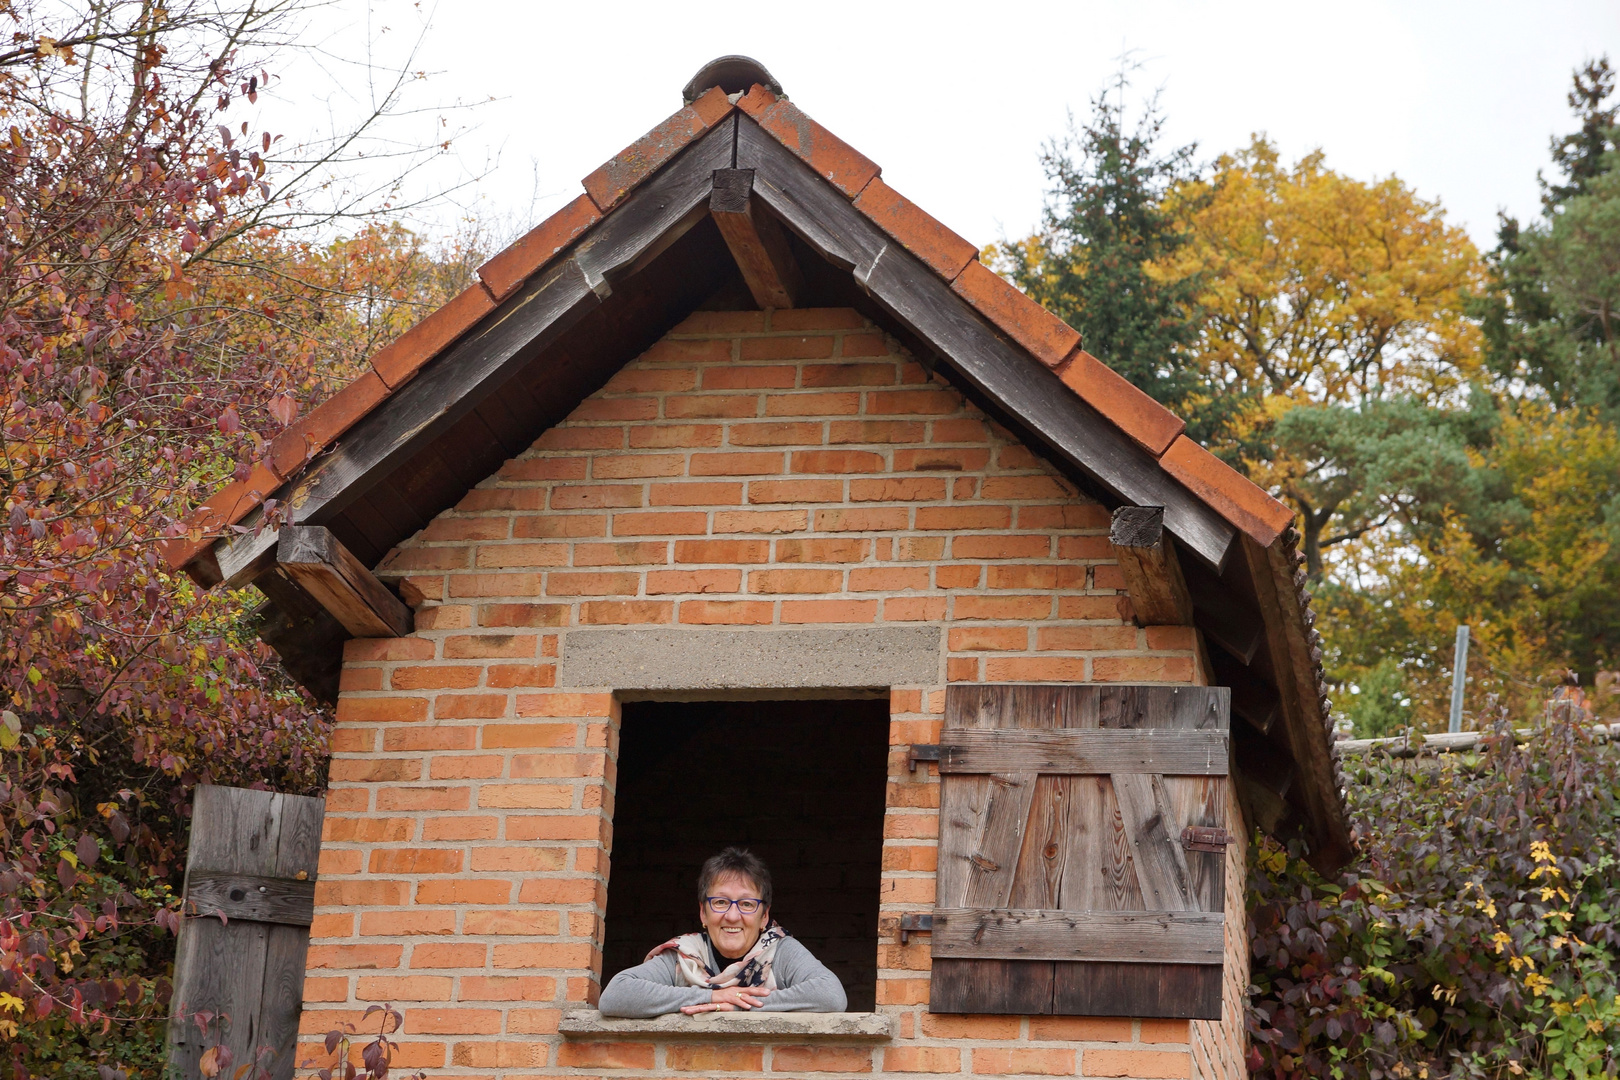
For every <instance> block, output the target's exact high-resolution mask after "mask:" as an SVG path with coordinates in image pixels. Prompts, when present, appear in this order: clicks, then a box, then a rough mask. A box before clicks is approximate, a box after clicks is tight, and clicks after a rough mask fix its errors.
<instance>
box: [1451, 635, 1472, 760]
mask: <svg viewBox="0 0 1620 1080" xmlns="http://www.w3.org/2000/svg"><path fill="white" fill-rule="evenodd" d="M1467 681H1468V625H1467V624H1466V623H1464V624H1463V625H1462V626H1459V627H1457V644H1456V647H1455V648H1453V649H1452V650H1451V726H1450V729H1449V730H1450V731H1451V733H1452V734H1453V735H1455V734H1456V733H1457V732H1459V731H1461V730H1462V713H1463V685H1464V684H1465V683H1466V682H1467Z"/></svg>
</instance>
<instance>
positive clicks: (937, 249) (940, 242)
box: [855, 176, 979, 281]
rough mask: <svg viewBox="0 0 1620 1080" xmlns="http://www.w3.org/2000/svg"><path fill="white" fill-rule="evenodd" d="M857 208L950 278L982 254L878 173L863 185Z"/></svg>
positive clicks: (930, 266) (930, 265)
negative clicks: (895, 188)
mask: <svg viewBox="0 0 1620 1080" xmlns="http://www.w3.org/2000/svg"><path fill="white" fill-rule="evenodd" d="M855 208H856V209H857V210H859V211H860V212H861V213H863V214H865V215H866V216H867V217H869V218H871V219H872V220H873V221H875V222H876V223H877V224H878V225H879V226H881V227H882V229H883V231H884V232H886V233H888V234H889V235H890V236H892V237H894V238H895V239H896V240H898V241H900V243H902V244H904V245H905V248H906V250H907V251H909V252H911V253H912V254H913V255H915V256H917V258H919V259H921V260H922V261H923V262H925V263H927V264H928V266H929V268H930V269H931V270H933V271H934V273H936V274H938V275H939V276H940V277H942V278H944V279H945V280H946V281H953V280H955V278H956V275H957V274H960V273H961V272H962V268H963V267H964V266H966V265H967V264H968V263H970V262H972V261H973V260H974V259H976V258H978V257H979V249H978V248H976V247H974V246H973V245H972V244H970V243H968V242H967V241H966V240H964V239H962V238H961V237H960V236H957V235H956V233H954V232H952V231H951V230H950V229H948V228H946V227H945V226H944V225H942V224H940V223H939V222H938V221H937V220H935V219H934V218H933V217H932V216H930V215H929V214H927V213H925V212H924V211H923V210H922V209H921V208H920V207H918V206H917V204H916V203H914V202H912V201H911V200H910V199H908V198H906V197H905V196H904V195H902V194H900V193H899V192H898V191H896V190H894V188H892V187H890V186H889V185H888V184H885V183H884V182H883V178H882V177H880V176H874V177H873V178H872V179H871V181H870V182H869V183H868V184H867V185H866V187H865V188H863V189H862V191H861V193H860V195H859V196H858V197H857V198H856V199H855Z"/></svg>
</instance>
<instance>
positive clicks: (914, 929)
mask: <svg viewBox="0 0 1620 1080" xmlns="http://www.w3.org/2000/svg"><path fill="white" fill-rule="evenodd" d="M933 932H934V917H933V916H932V915H902V916H900V944H902V945H905V944H907V942H908V941H909V939H910V936H911V935H912V934H931V933H933Z"/></svg>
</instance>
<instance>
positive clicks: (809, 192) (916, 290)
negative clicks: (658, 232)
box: [737, 118, 1237, 567]
mask: <svg viewBox="0 0 1620 1080" xmlns="http://www.w3.org/2000/svg"><path fill="white" fill-rule="evenodd" d="M737 135H738V143H737V146H738V149H737V154H738V157H737V161H738V164H739V165H740V166H742V167H745V168H752V169H754V170H755V175H754V189H753V190H754V193H755V194H756V195H757V196H758V197H759V198H760V199H763V200H764V201H765V202H766V203H767V204H768V205H769V206H770V208H771V209H772V210H773V211H775V212H776V214H777V215H778V216H779V217H781V219H782V220H783V221H784V222H785V223H786V224H787V226H788V227H789V228H791V229H792V230H793V231H794V232H795V233H797V234H798V236H799V237H800V238H801V239H802V240H804V242H805V243H807V244H809V245H810V246H811V247H812V248H814V249H815V250H816V251H817V252H818V253H820V254H821V255H823V256H824V257H825V258H827V259H828V260H830V261H832V262H834V263H835V264H837V265H840V266H844V267H848V268H850V269H851V270H852V271H853V272H854V275H855V278H856V280H857V281H858V282H860V284H861V285H862V287H864V288H865V289H866V290H867V292H868V293H870V294H871V295H872V297H873V298H874V299H876V300H877V302H878V303H879V304H881V305H882V306H883V307H884V308H885V309H887V310H888V311H889V312H890V313H891V314H892V315H894V316H895V317H896V318H898V319H899V320H900V321H901V322H903V323H905V324H906V325H907V327H909V328H910V329H911V330H912V331H913V332H914V333H916V334H917V335H918V336H919V337H920V338H922V339H923V340H924V341H926V342H928V343H929V345H930V346H932V347H933V348H934V349H936V350H938V352H939V353H940V354H941V355H942V356H944V357H946V358H947V359H948V360H949V361H950V362H951V364H952V365H953V367H954V370H956V371H957V372H959V373H960V374H961V376H962V377H963V378H965V379H966V380H967V381H968V382H969V383H970V384H972V385H973V386H974V387H975V388H976V389H977V390H979V391H980V392H981V393H983V394H985V395H986V396H987V397H989V398H990V399H991V400H992V401H994V402H996V403H997V404H998V405H1000V406H1001V407H1003V408H1004V409H1006V410H1007V411H1008V412H1009V413H1011V414H1012V415H1013V416H1016V417H1019V418H1020V419H1022V420H1023V421H1024V422H1025V423H1026V424H1027V425H1028V426H1029V429H1030V430H1031V432H1032V433H1033V434H1034V435H1035V436H1036V437H1037V438H1038V439H1039V440H1040V441H1042V442H1044V443H1045V444H1046V445H1047V446H1049V447H1050V448H1051V449H1052V450H1053V451H1054V452H1056V453H1058V454H1059V455H1060V456H1061V457H1062V458H1063V459H1064V460H1065V461H1067V462H1068V463H1069V464H1071V465H1073V466H1075V467H1077V468H1079V469H1080V470H1081V471H1083V472H1085V473H1086V474H1087V475H1089V476H1092V477H1093V478H1095V479H1096V480H1097V481H1098V483H1100V484H1102V485H1103V486H1104V487H1106V488H1107V489H1108V490H1110V491H1112V492H1114V493H1115V494H1116V495H1118V496H1120V498H1121V499H1122V500H1123V501H1125V502H1129V503H1134V504H1137V505H1151V506H1163V507H1164V508H1165V520H1166V522H1167V524H1168V526H1169V528H1170V529H1171V531H1172V532H1174V533H1175V534H1176V535H1177V536H1178V537H1179V538H1181V539H1182V540H1183V542H1185V543H1186V544H1187V546H1188V547H1189V548H1190V549H1191V550H1193V551H1194V552H1196V553H1197V554H1198V555H1199V557H1201V558H1203V559H1206V560H1208V561H1209V563H1210V564H1211V565H1212V566H1217V567H1218V566H1220V565H1222V564H1223V562H1224V560H1225V558H1226V554H1227V552H1228V550H1229V548H1230V546H1231V543H1232V541H1233V538H1234V537H1235V536H1236V535H1237V534H1236V531H1235V530H1234V529H1233V528H1232V526H1231V525H1229V524H1228V523H1227V522H1226V521H1225V520H1224V519H1222V518H1221V517H1220V516H1219V515H1218V514H1216V513H1215V512H1214V511H1213V510H1211V509H1210V508H1209V507H1208V506H1206V505H1205V504H1204V503H1203V502H1202V501H1200V500H1198V499H1197V498H1196V497H1194V496H1193V495H1192V494H1191V493H1190V492H1188V491H1187V490H1186V489H1185V488H1183V487H1181V486H1180V485H1179V484H1177V483H1175V482H1174V481H1173V480H1171V479H1170V478H1169V477H1168V476H1167V475H1166V474H1165V472H1164V470H1163V469H1161V468H1160V467H1159V465H1158V462H1157V461H1156V460H1155V459H1154V458H1153V457H1152V455H1150V454H1148V453H1147V452H1146V451H1144V450H1142V449H1141V448H1140V447H1138V446H1136V444H1135V443H1133V442H1131V440H1130V439H1129V438H1128V437H1127V436H1126V435H1125V434H1124V433H1123V432H1121V431H1119V429H1118V428H1116V427H1115V426H1114V425H1113V424H1112V423H1110V422H1109V421H1107V420H1105V419H1104V418H1103V417H1102V416H1100V415H1099V414H1097V413H1096V411H1095V410H1093V409H1092V408H1091V407H1090V406H1089V405H1087V404H1086V403H1085V402H1083V401H1081V400H1080V398H1078V397H1077V396H1075V395H1074V394H1073V393H1072V392H1070V391H1069V390H1068V388H1066V387H1065V386H1063V384H1062V383H1061V382H1060V381H1059V380H1058V378H1057V376H1056V375H1054V374H1053V373H1052V372H1051V371H1049V370H1048V369H1047V368H1046V367H1045V366H1044V365H1042V364H1041V363H1039V362H1038V361H1036V360H1034V359H1032V358H1031V357H1029V356H1028V355H1027V354H1026V353H1024V352H1023V351H1022V350H1021V349H1019V348H1017V347H1016V346H1015V345H1013V344H1012V343H1011V342H1009V341H1008V340H1006V338H1004V337H1003V336H1001V335H1000V334H999V333H997V332H995V331H994V330H992V329H991V328H990V327H989V326H987V325H986V324H985V323H984V322H982V321H981V320H980V319H979V317H978V316H977V315H976V314H975V313H974V312H973V311H972V310H971V308H970V307H969V306H968V305H967V303H966V302H965V301H963V300H962V298H961V297H959V296H957V295H956V294H955V293H953V292H952V291H951V289H950V286H949V285H947V284H946V283H945V282H943V281H941V280H940V279H939V278H938V277H937V276H936V275H935V274H934V273H933V272H932V271H931V270H929V269H928V268H927V267H926V266H924V265H923V264H922V263H921V262H920V261H918V260H917V259H916V258H915V257H914V256H912V255H911V254H910V253H909V252H907V251H905V249H904V248H902V247H900V245H898V244H895V243H893V242H892V241H890V240H889V239H888V237H887V236H885V235H884V234H883V233H882V231H881V230H880V229H878V227H877V226H876V225H874V224H873V223H872V222H871V221H869V220H867V219H866V218H865V217H864V216H863V215H862V214H861V213H860V211H858V210H856V209H855V208H854V207H852V206H850V204H849V201H848V200H847V199H845V198H843V196H842V195H840V194H839V193H838V192H836V191H835V190H833V189H832V188H831V187H830V186H829V185H827V184H826V183H825V182H824V181H822V180H821V179H820V177H818V176H816V175H815V174H814V172H812V171H811V170H810V169H809V168H808V167H807V166H805V165H804V164H803V163H802V162H800V161H799V160H798V159H797V158H795V157H794V156H793V155H792V154H790V153H789V152H788V151H787V150H785V149H783V148H782V147H781V146H780V144H778V143H777V142H776V140H775V139H773V138H771V137H770V136H769V135H766V134H765V133H764V132H762V131H760V129H759V127H758V125H756V124H755V123H754V122H753V121H752V120H749V119H747V118H742V119H740V120H739V121H738V132H737Z"/></svg>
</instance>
